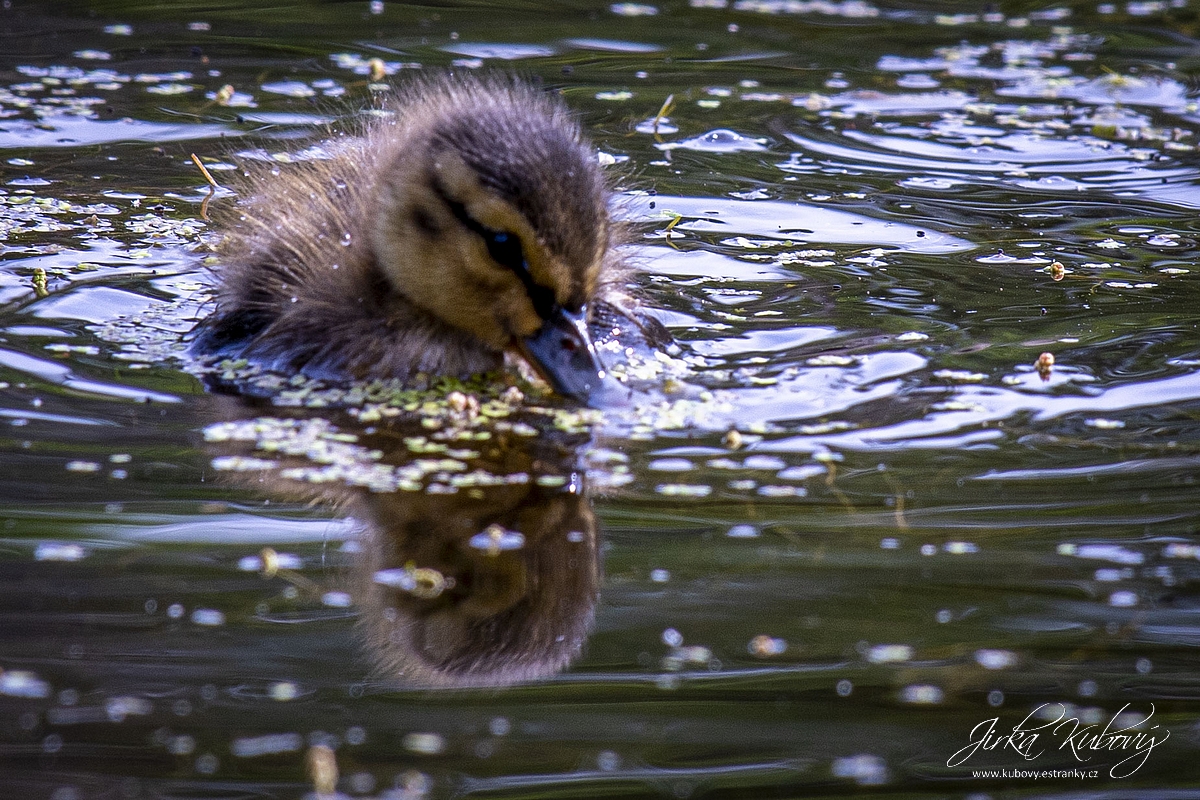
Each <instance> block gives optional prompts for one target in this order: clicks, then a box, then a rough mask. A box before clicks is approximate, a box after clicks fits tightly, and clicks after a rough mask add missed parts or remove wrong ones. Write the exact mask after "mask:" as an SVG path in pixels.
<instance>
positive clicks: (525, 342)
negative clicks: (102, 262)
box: [193, 76, 663, 405]
mask: <svg viewBox="0 0 1200 800" xmlns="http://www.w3.org/2000/svg"><path fill="white" fill-rule="evenodd" d="M387 112H388V113H386V114H385V115H383V116H381V117H378V118H376V119H375V120H373V121H372V122H369V123H367V124H366V126H365V128H364V130H363V131H362V132H361V135H357V136H348V135H342V136H340V137H336V138H335V139H334V140H332V141H330V142H328V143H327V144H326V145H325V146H326V148H327V149H328V150H329V157H328V158H323V159H314V160H310V161H305V162H302V163H299V164H296V165H292V166H289V167H287V168H278V169H273V168H271V167H269V166H267V167H263V166H258V165H254V166H252V167H250V168H248V169H247V170H246V171H245V172H244V173H243V181H244V182H243V184H242V185H241V186H239V187H237V188H238V190H239V193H240V194H242V196H243V197H248V199H247V200H244V201H243V202H242V203H241V204H239V205H238V206H236V207H234V208H232V209H231V210H227V211H226V212H225V213H224V215H223V217H219V218H218V223H220V224H221V225H223V227H224V228H225V232H226V236H225V240H224V242H223V244H222V247H221V258H220V262H221V263H220V266H219V267H218V268H217V276H218V279H219V288H218V291H217V295H216V310H215V312H214V313H213V314H212V315H211V316H210V317H209V318H208V319H207V320H205V321H204V322H202V323H201V325H200V326H199V327H198V330H197V336H196V339H195V341H194V344H193V350H194V352H198V353H200V354H207V355H216V356H220V357H244V358H248V359H250V360H251V361H253V362H256V363H260V364H262V365H263V366H265V367H267V368H269V369H271V370H274V371H281V372H300V373H303V374H305V375H308V376H310V377H314V378H320V379H333V380H343V379H360V380H361V379H375V378H380V379H386V378H398V379H401V380H406V379H410V378H412V377H413V376H415V375H417V374H418V373H424V374H426V375H446V376H457V377H467V376H469V375H472V374H475V373H480V372H486V371H489V370H493V369H496V368H497V367H499V366H500V365H501V363H502V361H503V358H504V354H505V353H506V352H513V353H516V354H519V356H521V357H523V358H524V359H525V360H526V361H527V362H528V363H529V364H530V365H531V366H532V367H533V368H534V370H535V371H536V372H537V373H539V374H540V375H541V376H542V377H543V378H544V379H545V380H546V381H547V382H548V383H549V384H550V385H551V386H552V387H553V388H554V389H555V390H556V391H557V392H559V393H560V394H562V395H565V396H567V397H570V398H573V399H575V400H577V401H580V402H585V403H591V404H593V405H596V404H600V403H603V402H604V399H605V397H610V396H611V391H612V388H611V384H612V383H613V381H612V378H611V377H606V370H605V367H604V364H603V362H602V361H601V359H600V357H599V355H598V354H597V351H596V346H595V344H594V337H593V336H592V332H591V331H590V330H589V323H591V325H592V326H593V327H604V328H605V329H609V328H612V327H613V325H614V321H615V324H616V325H617V327H624V328H627V329H629V330H631V331H633V332H635V333H640V334H642V336H643V340H644V341H651V340H654V339H656V338H661V336H662V333H663V332H662V331H661V326H660V325H658V324H657V323H656V322H654V321H653V320H652V319H651V318H649V317H645V316H641V315H640V313H639V312H637V310H636V304H635V303H634V302H633V301H632V300H631V298H629V297H628V296H627V295H626V294H625V293H624V291H623V288H622V287H623V286H624V284H625V269H624V268H623V265H622V263H621V259H620V258H619V256H618V255H617V254H616V252H615V250H614V246H615V245H616V244H617V243H618V238H619V236H618V232H617V231H618V229H617V226H616V224H615V223H614V221H613V219H612V217H611V215H610V212H609V195H610V189H609V187H608V184H607V182H606V180H605V178H604V176H603V175H602V173H601V169H600V166H599V164H598V162H597V159H596V157H595V154H594V152H593V150H592V148H591V145H590V144H589V143H588V142H587V140H586V139H585V138H584V136H583V134H582V132H581V130H580V127H579V125H578V123H576V122H575V120H574V119H573V118H572V117H571V115H570V113H569V112H568V111H567V109H566V107H565V106H564V105H563V104H562V103H561V101H559V100H557V99H555V98H553V97H551V96H549V95H547V94H545V93H543V92H539V91H537V90H535V89H534V88H532V87H530V86H528V85H526V84H524V83H521V82H519V81H515V80H506V79H499V78H476V77H463V76H443V77H440V78H434V79H424V80H422V81H418V82H414V83H412V84H410V85H409V86H408V87H407V88H404V89H401V90H399V93H398V97H397V99H396V100H395V102H394V103H393V104H392V105H391V106H390V108H389V109H387Z"/></svg>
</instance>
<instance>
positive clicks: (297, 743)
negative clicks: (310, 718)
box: [229, 733, 304, 758]
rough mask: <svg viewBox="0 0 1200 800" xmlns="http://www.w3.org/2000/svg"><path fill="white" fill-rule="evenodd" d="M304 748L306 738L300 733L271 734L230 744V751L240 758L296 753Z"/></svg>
mask: <svg viewBox="0 0 1200 800" xmlns="http://www.w3.org/2000/svg"><path fill="white" fill-rule="evenodd" d="M303 746H304V737H302V736H301V735H300V734H298V733H269V734H266V735H264V736H246V737H242V738H238V739H234V740H233V741H232V742H230V743H229V750H230V752H231V753H233V754H234V755H235V756H237V757H238V758H254V757H256V756H265V755H273V754H275V753H295V752H297V751H298V750H299V749H300V748H301V747H303Z"/></svg>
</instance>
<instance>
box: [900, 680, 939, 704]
mask: <svg viewBox="0 0 1200 800" xmlns="http://www.w3.org/2000/svg"><path fill="white" fill-rule="evenodd" d="M944 697H945V693H944V692H943V691H942V690H941V688H940V687H937V686H931V685H929V684H917V685H915V686H905V687H904V689H903V690H901V692H900V700H901V702H904V703H912V704H913V705H937V704H938V703H940V702H942V699H943V698H944Z"/></svg>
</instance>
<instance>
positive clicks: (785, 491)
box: [758, 486, 808, 497]
mask: <svg viewBox="0 0 1200 800" xmlns="http://www.w3.org/2000/svg"><path fill="white" fill-rule="evenodd" d="M758 493H759V494H760V495H762V496H763V497H805V496H807V495H808V489H805V488H804V487H803V486H760V487H758Z"/></svg>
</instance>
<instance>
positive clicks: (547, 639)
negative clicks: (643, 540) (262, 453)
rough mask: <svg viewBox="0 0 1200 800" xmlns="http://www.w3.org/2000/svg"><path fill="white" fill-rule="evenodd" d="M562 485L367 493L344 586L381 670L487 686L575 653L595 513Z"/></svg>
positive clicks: (583, 617)
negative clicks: (469, 493)
mask: <svg viewBox="0 0 1200 800" xmlns="http://www.w3.org/2000/svg"><path fill="white" fill-rule="evenodd" d="M572 488H575V489H576V490H575V491H570V490H567V491H561V490H560V491H553V492H552V491H547V490H546V489H544V488H543V487H538V486H523V487H504V488H500V489H493V490H490V491H487V492H485V493H484V497H483V498H480V499H476V500H467V501H466V502H463V501H462V500H459V501H457V502H455V501H452V500H449V499H447V497H446V496H445V495H432V496H431V495H422V496H421V497H420V498H419V499H418V501H417V502H415V503H413V502H403V501H400V502H396V500H397V499H398V498H396V497H395V496H394V495H393V496H391V498H386V497H385V498H383V499H385V500H386V502H384V503H378V502H375V503H372V504H371V505H372V509H371V510H372V511H373V512H375V513H376V517H375V519H374V520H372V522H373V523H375V524H374V525H373V526H372V530H371V533H370V534H369V544H368V546H367V548H366V553H365V557H364V558H363V559H362V561H361V562H360V564H359V565H358V567H356V570H355V572H356V579H357V587H356V589H355V591H354V595H355V598H356V600H357V602H358V604H359V607H360V608H361V610H362V615H363V616H362V620H363V629H364V631H365V633H366V639H367V643H368V646H369V647H370V648H371V650H372V651H373V654H374V656H375V659H376V662H377V663H378V665H379V666H380V668H381V669H382V671H383V674H385V675H400V676H403V678H405V679H407V680H408V681H415V682H418V683H421V684H425V685H440V686H497V685H505V684H510V683H514V682H518V681H529V680H534V679H537V678H543V677H547V676H549V675H552V674H554V673H556V672H558V671H559V670H561V669H563V668H564V667H565V666H567V664H569V663H570V662H571V661H572V660H573V659H574V658H575V657H576V656H578V655H579V653H580V651H581V649H582V647H583V643H584V639H585V637H586V634H587V631H588V629H589V628H590V626H591V622H592V615H593V609H594V607H595V602H596V597H597V592H598V590H599V583H600V567H599V561H598V556H597V553H598V548H597V546H596V545H597V543H596V525H595V518H594V516H593V515H592V510H591V508H590V506H589V505H588V503H587V501H586V500H585V499H584V498H583V497H582V492H581V491H579V489H580V488H581V487H577V486H576V487H572ZM372 499H373V500H378V499H380V498H378V497H372Z"/></svg>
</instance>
